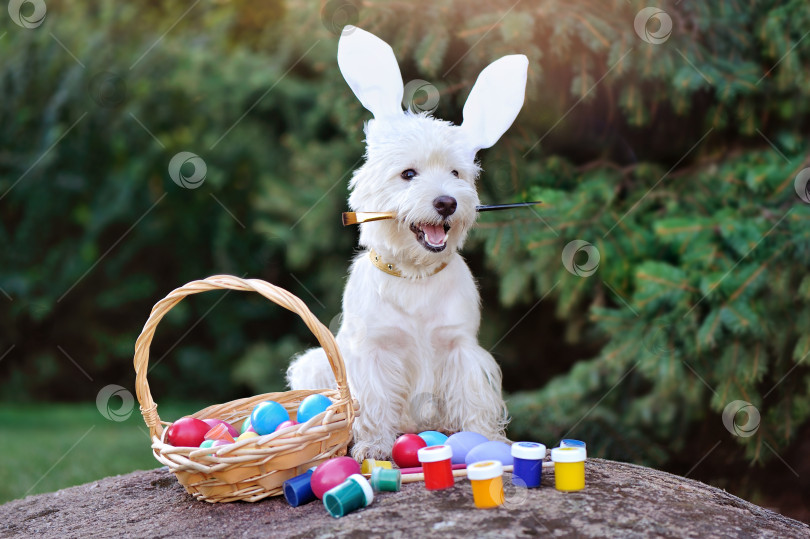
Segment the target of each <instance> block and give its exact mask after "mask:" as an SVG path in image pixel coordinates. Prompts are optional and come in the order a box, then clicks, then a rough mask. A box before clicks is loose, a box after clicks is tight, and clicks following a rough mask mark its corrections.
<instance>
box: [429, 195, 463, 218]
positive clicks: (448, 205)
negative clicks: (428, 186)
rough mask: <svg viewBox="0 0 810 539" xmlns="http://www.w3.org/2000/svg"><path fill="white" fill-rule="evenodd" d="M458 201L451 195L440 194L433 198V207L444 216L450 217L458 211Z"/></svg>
mask: <svg viewBox="0 0 810 539" xmlns="http://www.w3.org/2000/svg"><path fill="white" fill-rule="evenodd" d="M456 206H458V203H457V202H456V199H455V198H453V197H449V196H440V197H436V198H434V199H433V207H434V208H436V211H437V212H439V215H441V216H442V217H450V216H451V215H453V214H454V213H455V212H456Z"/></svg>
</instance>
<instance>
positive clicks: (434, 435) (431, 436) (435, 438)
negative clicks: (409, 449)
mask: <svg viewBox="0 0 810 539" xmlns="http://www.w3.org/2000/svg"><path fill="white" fill-rule="evenodd" d="M419 437H420V438H422V439H423V440H424V441H425V443H426V444H428V447H430V446H432V445H444V443H445V442H446V441H447V436H446V435H444V434H442V433H441V432H438V431H435V430H426V431H425V432H420V433H419Z"/></svg>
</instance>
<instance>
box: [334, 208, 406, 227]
mask: <svg viewBox="0 0 810 539" xmlns="http://www.w3.org/2000/svg"><path fill="white" fill-rule="evenodd" d="M396 216H397V214H396V213H394V212H390V211H369V212H362V211H358V212H353V211H347V212H343V217H342V218H343V226H349V225H359V224H360V223H368V222H370V221H382V220H384V219H395V218H396Z"/></svg>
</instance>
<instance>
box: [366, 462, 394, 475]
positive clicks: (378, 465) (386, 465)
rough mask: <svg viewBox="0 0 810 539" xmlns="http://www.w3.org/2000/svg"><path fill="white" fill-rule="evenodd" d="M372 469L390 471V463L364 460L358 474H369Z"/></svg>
mask: <svg viewBox="0 0 810 539" xmlns="http://www.w3.org/2000/svg"><path fill="white" fill-rule="evenodd" d="M374 468H385V469H386V470H390V469H391V461H389V460H374V459H366V460H364V461H363V464H362V465H361V466H360V473H364V474H369V473H371V470H373V469H374Z"/></svg>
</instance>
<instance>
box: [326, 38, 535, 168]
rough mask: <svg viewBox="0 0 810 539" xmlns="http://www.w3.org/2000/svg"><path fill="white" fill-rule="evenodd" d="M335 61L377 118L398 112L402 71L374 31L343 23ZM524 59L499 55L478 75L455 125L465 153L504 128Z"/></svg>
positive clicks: (515, 107)
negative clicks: (343, 26) (460, 135)
mask: <svg viewBox="0 0 810 539" xmlns="http://www.w3.org/2000/svg"><path fill="white" fill-rule="evenodd" d="M338 66H339V67H340V72H341V73H343V77H344V78H345V79H346V82H347V83H348V84H349V87H350V88H351V89H352V92H354V95H355V96H357V98H358V99H359V100H360V102H361V103H362V104H363V106H364V107H365V108H366V109H368V110H369V111H370V112H371V113H372V114H373V115H374V118H375V119H377V120H382V121H385V119H392V118H396V117H399V116H402V115H403V114H404V112H403V110H402V105H401V103H402V95H403V92H404V87H403V85H402V74H401V73H400V71H399V64H397V59H396V57H395V56H394V51H393V50H392V49H391V46H390V45H388V43H386V42H385V41H383V40H381V39H380V38H378V37H377V36H375V35H373V34H370V33H369V32H366V31H365V30H361V29H360V28H356V27H354V26H346V27H345V28H344V29H343V33H342V34H341V36H340V42H339V43H338ZM528 66H529V60H528V58H526V57H525V56H524V55H522V54H513V55H510V56H504V57H503V58H501V59H499V60H496V61H495V62H492V63H491V64H489V66H487V67H486V69H484V70H483V71H482V72H481V74H480V75H479V76H478V80H477V81H476V82H475V85H474V86H473V89H472V91H471V92H470V95H469V97H468V98H467V102H466V103H465V104H464V111H463V114H464V122H463V123H462V124H461V126H460V127H459V129H461V133H463V136H464V138H465V139H466V141H467V145H468V147H469V152H470V157H471V158H475V154H476V153H478V150H481V149H483V148H489V147H490V146H492V145H493V144H495V143H496V142H497V141H498V139H499V138H501V135H503V134H504V132H505V131H506V130H507V129H509V126H510V125H512V122H514V121H515V117H517V115H518V112H520V109H521V107H522V106H523V98H524V95H525V92H526V71H527V69H528Z"/></svg>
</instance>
